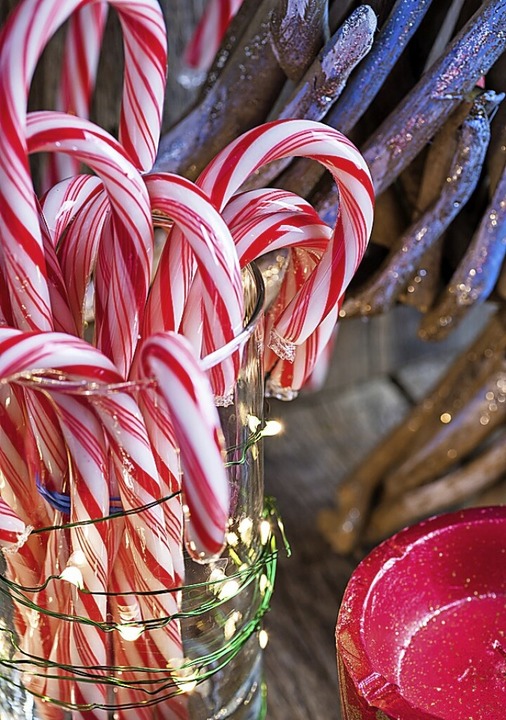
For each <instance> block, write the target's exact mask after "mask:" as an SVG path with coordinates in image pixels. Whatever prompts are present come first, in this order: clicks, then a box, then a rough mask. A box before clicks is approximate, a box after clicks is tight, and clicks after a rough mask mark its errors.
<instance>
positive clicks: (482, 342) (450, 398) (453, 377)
mask: <svg viewBox="0 0 506 720" xmlns="http://www.w3.org/2000/svg"><path fill="white" fill-rule="evenodd" d="M505 344H506V308H503V309H501V311H499V312H498V313H496V314H495V315H494V316H493V317H492V318H491V319H490V320H489V322H488V323H487V326H486V327H485V329H484V330H483V332H482V333H481V335H480V336H479V337H478V338H477V339H476V340H475V342H474V343H473V344H472V345H471V347H470V348H469V349H468V350H467V351H466V352H465V353H462V354H461V355H459V356H458V357H457V359H456V360H455V362H454V363H453V364H452V365H451V367H450V368H449V369H448V371H447V372H446V373H445V374H444V377H442V378H441V379H440V381H439V382H438V383H437V385H436V386H435V388H434V389H433V390H432V391H431V392H430V393H429V395H428V396H427V397H426V398H424V399H423V401H421V402H420V403H418V404H417V405H416V406H415V407H414V408H413V409H412V410H411V412H410V413H409V414H408V416H407V417H406V418H405V419H404V420H403V421H402V422H401V423H400V424H399V425H398V426H397V427H396V428H394V429H393V430H392V431H391V432H390V433H389V434H388V435H387V436H386V437H385V438H383V439H382V440H381V441H380V442H379V443H378V444H377V445H376V446H375V447H374V448H373V449H372V451H371V452H370V453H369V454H368V455H367V456H366V457H365V458H364V460H363V461H362V462H361V463H360V464H359V465H358V466H357V467H356V468H355V470H353V471H352V472H351V473H350V475H348V476H347V478H346V479H345V481H344V482H343V483H342V484H341V485H340V486H339V487H338V488H337V490H336V505H337V508H336V509H335V510H328V511H325V512H323V513H322V514H321V516H320V518H319V527H320V529H321V531H322V533H323V534H324V535H325V536H326V537H327V539H328V541H329V542H330V543H331V545H332V547H333V548H334V549H335V550H336V551H337V552H342V553H348V552H350V551H351V550H352V549H353V548H354V547H355V545H356V544H357V542H358V539H359V537H360V535H361V533H362V530H363V528H364V527H365V525H366V523H367V520H368V517H369V513H370V510H371V508H370V505H371V501H372V497H373V495H374V493H375V491H376V490H377V489H378V488H379V487H381V486H382V483H383V481H384V478H385V477H387V476H388V475H389V473H391V472H392V470H393V469H394V468H396V467H397V466H399V465H400V464H401V463H402V462H404V461H405V460H406V458H408V457H409V456H410V454H411V453H413V452H415V451H416V450H417V449H418V448H421V447H423V446H424V445H425V444H426V443H427V442H429V441H430V440H431V438H433V437H434V436H436V435H437V434H438V432H439V430H440V428H441V427H442V421H441V417H442V416H443V418H444V419H445V418H446V416H445V415H444V414H445V413H448V415H450V416H452V415H454V414H455V413H456V412H458V410H459V409H461V408H462V407H464V406H465V405H466V403H467V402H468V400H469V399H470V398H472V397H473V396H474V395H475V394H476V388H477V387H479V386H480V385H482V384H483V382H484V378H487V377H489V376H490V374H491V373H492V372H493V370H494V368H496V367H497V364H498V363H499V362H501V361H502V357H503V355H504V348H505ZM394 490H395V491H397V490H398V488H392V494H390V493H389V496H390V498H391V497H392V496H393V494H394ZM384 491H386V488H384Z"/></svg>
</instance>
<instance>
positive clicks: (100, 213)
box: [42, 175, 110, 336]
mask: <svg viewBox="0 0 506 720" xmlns="http://www.w3.org/2000/svg"><path fill="white" fill-rule="evenodd" d="M42 210H43V212H44V216H45V218H46V221H47V224H48V226H49V228H50V230H51V232H52V234H53V237H54V240H55V243H56V244H57V247H58V249H57V257H58V261H59V263H60V266H61V271H62V274H63V278H64V281H65V285H66V287H67V297H68V303H69V309H70V312H71V313H72V316H73V319H74V323H75V326H76V333H77V334H78V335H80V336H82V335H83V332H84V330H85V328H86V324H87V321H88V320H89V317H88V312H89V311H90V310H91V308H88V307H87V297H88V296H87V291H88V288H89V287H90V283H91V277H92V273H93V270H94V267H95V263H96V258H97V254H98V248H99V244H100V241H101V238H102V234H103V232H104V223H105V221H106V219H107V217H108V214H109V212H110V201H109V197H108V195H107V193H106V191H105V189H104V185H103V183H102V181H101V180H100V178H98V177H96V176H94V175H76V176H74V177H73V178H70V179H69V180H67V181H63V182H61V183H58V185H55V186H54V187H53V188H51V190H50V191H49V192H48V193H47V194H46V196H45V197H44V199H43V202H42Z"/></svg>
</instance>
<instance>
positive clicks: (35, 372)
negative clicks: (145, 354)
mask: <svg viewBox="0 0 506 720" xmlns="http://www.w3.org/2000/svg"><path fill="white" fill-rule="evenodd" d="M47 371H61V373H64V374H65V375H66V376H67V377H68V382H69V383H74V384H73V387H79V386H80V385H81V383H82V382H87V381H88V382H91V383H95V384H99V385H100V384H112V383H120V382H122V381H123V378H122V377H121V375H119V373H118V371H117V369H116V368H115V366H114V365H113V363H112V362H111V361H110V360H109V359H108V358H107V357H105V356H104V355H103V354H102V353H101V352H100V351H99V350H97V349H96V348H94V347H93V346H92V345H89V344H88V343H87V342H85V341H84V340H81V339H80V338H76V337H72V336H69V335H66V334H64V333H42V332H41V333H24V332H22V331H21V330H16V329H14V328H0V380H3V381H6V382H17V383H20V384H26V383H30V382H31V379H32V378H33V377H40V378H41V377H42V376H43V375H44V374H47ZM49 378H50V379H51V378H53V379H55V378H54V375H53V374H52V373H49ZM56 379H58V376H57V378H56ZM69 387H70V386H69ZM55 389H56V387H55Z"/></svg>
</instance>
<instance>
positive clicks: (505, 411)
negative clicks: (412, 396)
mask: <svg viewBox="0 0 506 720" xmlns="http://www.w3.org/2000/svg"><path fill="white" fill-rule="evenodd" d="M505 418H506V363H504V362H503V363H502V364H501V366H500V368H498V369H497V370H496V371H495V372H493V373H492V374H491V375H490V376H489V377H488V378H487V379H486V381H485V382H484V383H483V385H482V386H481V387H480V388H479V389H478V392H476V394H475V395H474V397H473V398H472V399H470V400H468V401H467V402H466V404H465V406H464V407H463V408H462V409H461V410H460V411H458V412H456V413H454V414H452V415H450V413H447V414H446V415H443V421H442V422H440V429H439V432H438V433H436V434H435V435H434V436H433V438H432V439H431V440H430V441H429V442H428V443H427V444H425V445H424V446H423V447H422V448H420V449H419V450H418V451H417V452H412V453H410V455H409V457H408V458H406V459H405V460H404V462H402V463H401V464H400V465H399V466H398V467H397V468H396V469H395V470H394V472H392V473H391V474H390V475H389V476H388V477H387V478H386V479H385V481H384V487H385V491H386V493H387V495H388V497H389V498H391V497H394V496H399V495H400V494H402V493H404V492H406V490H408V489H409V488H414V487H417V486H418V485H423V484H424V483H427V482H430V481H432V480H434V479H435V478H437V477H438V476H440V475H442V474H443V473H445V472H447V471H448V470H450V468H451V467H452V466H454V465H455V464H456V463H458V462H459V461H461V460H463V459H464V458H465V457H466V456H467V455H468V454H469V453H470V452H471V450H474V449H475V448H477V447H479V445H480V443H481V442H483V440H484V439H485V438H487V437H489V436H490V435H491V433H492V432H493V431H494V430H495V429H496V428H497V427H498V426H499V425H501V424H502V423H503V422H504V419H505ZM444 423H445V424H444ZM446 423H447V424H446Z"/></svg>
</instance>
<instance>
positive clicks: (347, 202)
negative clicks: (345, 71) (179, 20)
mask: <svg viewBox="0 0 506 720" xmlns="http://www.w3.org/2000/svg"><path fill="white" fill-rule="evenodd" d="M288 156H303V157H310V158H313V159H315V160H318V161H319V162H321V163H322V164H323V165H324V166H325V167H326V168H327V169H328V170H330V172H331V173H332V175H333V177H334V179H335V181H336V183H337V185H338V187H339V192H340V199H341V202H340V212H339V217H338V220H337V223H336V227H335V229H334V235H333V238H332V240H331V242H330V243H329V247H328V249H327V251H326V253H325V254H324V256H323V258H322V260H321V262H320V264H319V265H318V267H317V268H316V269H315V271H314V272H313V273H312V274H311V276H310V277H309V278H308V279H307V281H306V283H305V285H304V287H303V288H302V289H301V291H300V292H299V293H298V295H297V297H296V298H294V299H293V301H292V302H291V303H290V305H289V306H288V307H287V308H286V310H285V312H284V313H283V314H282V315H281V317H280V318H279V320H278V323H277V324H276V327H275V328H273V331H272V333H271V338H270V344H271V346H272V347H274V349H275V351H276V352H277V353H278V354H280V355H281V356H283V357H293V355H294V350H295V345H296V344H300V343H302V342H303V341H304V340H305V339H306V338H307V337H308V336H309V335H310V334H311V333H312V332H313V331H314V330H315V328H316V327H317V326H318V324H319V323H320V322H321V321H322V320H323V319H324V318H325V317H326V316H327V315H328V314H329V312H330V311H331V309H332V308H333V307H334V306H335V305H336V304H337V302H338V301H339V299H340V298H341V297H342V295H343V293H344V291H345V289H346V287H347V285H348V283H349V282H350V280H351V278H352V276H353V274H354V272H355V270H356V268H357V266H358V264H359V262H360V260H361V258H362V256H363V254H364V252H365V248H366V245H367V242H368V239H369V236H370V232H371V227H372V217H373V187H372V182H371V178H370V174H369V171H368V169H367V166H366V164H365V162H364V160H363V158H362V156H361V155H360V153H359V152H358V151H357V149H356V148H355V147H354V145H353V144H352V143H351V142H350V141H349V140H347V138H345V137H344V136H343V135H342V134H341V133H339V132H338V131H336V130H333V129H332V128H329V127H327V126H324V125H322V124H320V123H317V122H312V121H308V120H286V121H274V122H271V123H267V124H265V125H263V126H260V127H258V128H254V129H253V130H250V131H248V132H247V133H245V134H244V135H242V136H241V137H239V138H238V139H237V140H235V141H234V142H232V143H230V144H229V145H228V146H227V147H226V148H225V149H224V150H222V151H221V152H220V153H218V155H217V156H216V157H215V158H214V160H213V161H212V162H211V163H210V164H209V165H208V166H207V168H206V169H205V170H204V171H203V173H202V174H201V176H200V177H199V179H198V181H197V184H198V185H199V186H200V187H202V188H203V189H204V190H205V191H206V192H207V193H208V195H209V197H210V198H211V200H212V201H213V202H214V203H215V204H216V206H217V207H220V208H223V207H224V206H225V204H226V203H227V201H228V200H229V199H230V198H231V196H232V195H233V193H234V192H235V191H236V190H237V189H238V188H239V187H240V185H241V184H242V183H243V182H244V180H245V179H246V178H247V177H248V176H249V175H250V174H251V173H252V172H254V171H255V170H256V169H257V168H259V167H261V166H262V165H264V164H266V163H268V162H270V161H272V160H276V159H278V158H282V157H288Z"/></svg>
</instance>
